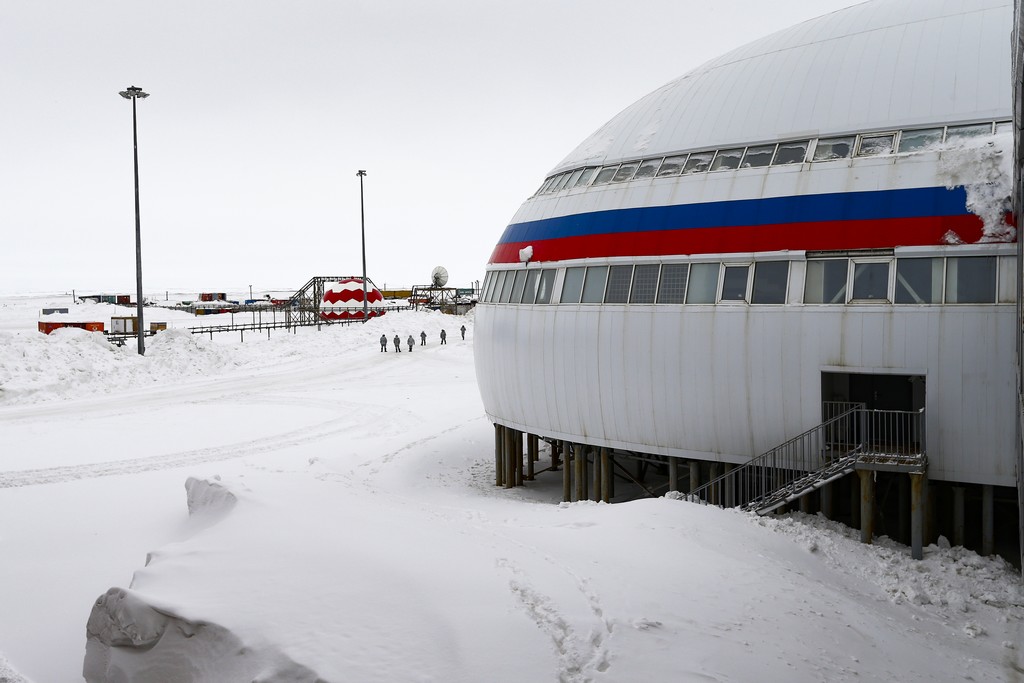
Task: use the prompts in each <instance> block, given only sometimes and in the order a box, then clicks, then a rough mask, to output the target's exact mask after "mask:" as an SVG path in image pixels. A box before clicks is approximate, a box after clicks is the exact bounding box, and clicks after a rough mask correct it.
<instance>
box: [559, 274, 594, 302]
mask: <svg viewBox="0 0 1024 683" xmlns="http://www.w3.org/2000/svg"><path fill="white" fill-rule="evenodd" d="M586 270H587V269H586V268H583V267H577V268H566V269H565V279H564V280H563V281H562V297H561V299H560V301H561V303H563V304H578V303H579V302H580V293H581V292H582V291H583V273H584V271H586Z"/></svg>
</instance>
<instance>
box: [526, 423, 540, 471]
mask: <svg viewBox="0 0 1024 683" xmlns="http://www.w3.org/2000/svg"><path fill="white" fill-rule="evenodd" d="M537 450H538V448H537V435H536V434H527V435H526V480H527V481H533V463H534V462H536V461H537Z"/></svg>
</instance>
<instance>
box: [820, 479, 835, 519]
mask: <svg viewBox="0 0 1024 683" xmlns="http://www.w3.org/2000/svg"><path fill="white" fill-rule="evenodd" d="M820 491H821V514H823V515H825V519H832V515H833V509H834V508H833V502H832V494H833V493H834V491H833V490H832V484H825V485H824V486H822V487H821V489H820Z"/></svg>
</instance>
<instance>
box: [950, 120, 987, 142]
mask: <svg viewBox="0 0 1024 683" xmlns="http://www.w3.org/2000/svg"><path fill="white" fill-rule="evenodd" d="M991 134H992V124H991V123H974V124H971V125H969V126H949V127H948V128H946V142H957V141H960V140H968V139H970V138H978V137H983V136H985V135H991Z"/></svg>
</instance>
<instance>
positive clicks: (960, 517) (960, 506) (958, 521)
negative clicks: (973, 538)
mask: <svg viewBox="0 0 1024 683" xmlns="http://www.w3.org/2000/svg"><path fill="white" fill-rule="evenodd" d="M963 544H964V487H963V486H954V487H953V545H959V546H962V545H963Z"/></svg>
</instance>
